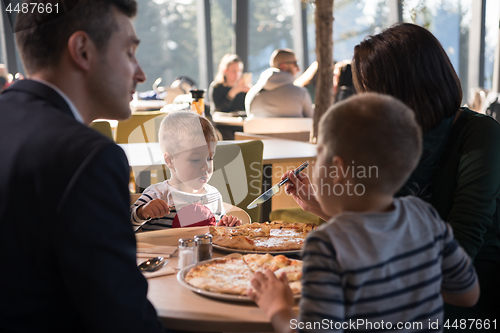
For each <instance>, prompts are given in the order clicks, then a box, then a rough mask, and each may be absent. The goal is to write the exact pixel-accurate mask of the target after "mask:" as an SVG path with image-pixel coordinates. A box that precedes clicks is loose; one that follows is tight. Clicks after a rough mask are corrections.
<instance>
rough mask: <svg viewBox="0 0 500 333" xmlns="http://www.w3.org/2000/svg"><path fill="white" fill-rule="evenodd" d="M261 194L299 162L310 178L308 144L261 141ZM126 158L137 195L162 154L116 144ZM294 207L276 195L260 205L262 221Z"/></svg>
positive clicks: (155, 148)
mask: <svg viewBox="0 0 500 333" xmlns="http://www.w3.org/2000/svg"><path fill="white" fill-rule="evenodd" d="M237 142H244V141H235V140H227V141H219V142H218V143H217V144H218V145H227V144H235V143H237ZM262 142H263V144H264V152H263V173H262V193H263V192H264V191H266V190H267V189H269V188H271V186H273V185H274V184H276V183H278V182H279V181H280V179H281V175H282V174H283V172H285V171H287V170H293V169H295V168H296V167H298V166H299V165H301V164H302V163H303V162H306V161H307V162H309V167H308V168H306V169H305V170H304V171H303V172H304V173H306V174H308V175H309V176H310V177H311V176H312V171H313V169H314V162H315V161H316V145H315V144H311V143H308V142H301V141H292V140H284V139H264V140H262ZM119 146H120V147H122V149H123V150H124V151H125V154H126V155H127V158H128V161H129V164H130V167H131V169H132V171H133V172H134V173H135V178H136V182H137V183H139V184H140V187H138V186H136V191H139V192H140V191H141V190H143V189H144V188H145V187H147V186H148V185H149V184H151V171H155V172H161V171H162V170H163V169H162V168H163V167H164V160H163V154H162V153H161V150H160V145H159V143H157V142H151V143H129V144H119ZM291 207H298V205H297V203H296V202H295V200H293V198H292V197H290V196H288V195H286V193H284V191H280V192H279V193H277V194H276V195H274V196H273V197H272V199H271V200H269V201H267V202H265V203H264V204H263V205H262V209H261V216H262V221H267V220H268V218H269V213H270V212H271V211H272V210H277V209H282V208H291Z"/></svg>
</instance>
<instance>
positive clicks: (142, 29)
mask: <svg viewBox="0 0 500 333" xmlns="http://www.w3.org/2000/svg"><path fill="white" fill-rule="evenodd" d="M137 2H138V9H139V10H138V14H137V18H136V19H135V29H136V31H137V36H139V39H140V40H141V44H140V46H139V48H138V49H137V60H138V61H139V64H140V65H141V67H142V69H143V70H144V72H145V73H146V76H147V80H146V82H145V83H144V84H141V85H139V86H138V87H137V90H138V91H147V90H151V89H152V85H153V83H154V82H155V80H156V79H157V78H159V77H161V78H162V79H163V81H162V83H161V85H164V86H170V84H171V83H172V81H173V80H174V78H175V77H176V76H180V75H182V76H188V77H190V78H192V79H193V80H194V81H196V82H198V83H199V70H198V66H199V65H198V37H197V32H196V29H197V26H196V23H197V17H196V0H176V1H173V0H168V1H167V0H138V1H137Z"/></svg>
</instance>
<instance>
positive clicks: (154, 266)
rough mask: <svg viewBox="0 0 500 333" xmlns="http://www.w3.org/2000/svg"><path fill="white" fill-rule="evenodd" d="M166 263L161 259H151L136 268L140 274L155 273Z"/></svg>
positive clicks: (166, 261)
mask: <svg viewBox="0 0 500 333" xmlns="http://www.w3.org/2000/svg"><path fill="white" fill-rule="evenodd" d="M167 263H168V260H165V258H163V257H153V258H150V259H148V260H146V261H143V262H142V263H140V264H139V266H137V267H138V268H139V270H140V271H141V272H156V271H158V270H160V269H161V268H162V267H163V266H165V265H166V264H167Z"/></svg>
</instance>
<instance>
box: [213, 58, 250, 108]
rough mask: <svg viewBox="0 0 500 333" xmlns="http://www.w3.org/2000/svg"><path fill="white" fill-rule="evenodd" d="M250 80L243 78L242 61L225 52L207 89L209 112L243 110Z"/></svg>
mask: <svg viewBox="0 0 500 333" xmlns="http://www.w3.org/2000/svg"><path fill="white" fill-rule="evenodd" d="M250 85H251V82H247V80H245V79H244V78H243V62H242V61H241V59H240V57H238V55H236V54H226V55H225V56H224V57H222V60H221V61H220V64H219V71H218V72H217V75H216V76H215V79H214V81H213V82H212V83H211V84H210V87H209V89H208V99H209V100H210V112H211V113H212V114H213V113H214V112H215V111H218V112H232V111H244V110H245V96H246V94H247V92H248V90H249V89H250Z"/></svg>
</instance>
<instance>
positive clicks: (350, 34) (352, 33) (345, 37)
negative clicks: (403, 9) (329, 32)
mask: <svg viewBox="0 0 500 333" xmlns="http://www.w3.org/2000/svg"><path fill="white" fill-rule="evenodd" d="M388 14H389V8H388V6H387V4H386V1H385V0H359V1H351V0H336V1H335V2H334V8H333V16H334V18H335V19H334V21H333V58H334V60H335V61H342V60H346V59H352V57H353V55H354V47H355V46H356V45H357V44H358V43H359V42H361V41H362V40H363V38H365V37H366V36H367V35H373V34H377V33H379V32H381V31H382V30H383V29H385V28H388V27H389V23H388V19H387V18H388ZM307 38H308V43H309V61H311V62H312V61H314V60H316V53H315V48H316V30H315V25H314V7H309V8H308V13H307Z"/></svg>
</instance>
